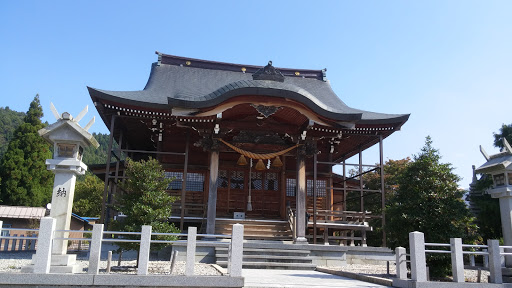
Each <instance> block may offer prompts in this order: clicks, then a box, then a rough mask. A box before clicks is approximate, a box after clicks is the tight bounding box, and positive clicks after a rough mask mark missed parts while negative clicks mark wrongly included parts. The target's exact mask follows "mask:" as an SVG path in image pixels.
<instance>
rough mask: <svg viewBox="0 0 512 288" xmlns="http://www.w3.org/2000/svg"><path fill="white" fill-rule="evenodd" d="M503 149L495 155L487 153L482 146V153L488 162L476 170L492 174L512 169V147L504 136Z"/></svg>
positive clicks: (480, 172)
mask: <svg viewBox="0 0 512 288" xmlns="http://www.w3.org/2000/svg"><path fill="white" fill-rule="evenodd" d="M503 146H504V148H503V150H502V151H501V152H500V153H498V154H494V155H491V156H489V155H487V153H485V151H484V150H483V149H482V148H481V147H480V150H481V152H482V154H483V155H484V157H485V159H486V160H487V162H485V163H484V164H483V165H482V166H480V167H478V169H476V170H475V172H476V173H479V174H492V173H493V172H499V171H505V170H509V171H512V148H511V147H510V144H509V143H508V142H507V140H506V139H505V138H503Z"/></svg>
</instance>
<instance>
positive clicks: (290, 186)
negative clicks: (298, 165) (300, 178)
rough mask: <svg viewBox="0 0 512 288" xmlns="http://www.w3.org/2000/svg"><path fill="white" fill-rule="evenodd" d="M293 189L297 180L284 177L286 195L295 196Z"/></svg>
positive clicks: (294, 189)
mask: <svg viewBox="0 0 512 288" xmlns="http://www.w3.org/2000/svg"><path fill="white" fill-rule="evenodd" d="M295 191H297V180H296V179H293V178H286V196H295Z"/></svg>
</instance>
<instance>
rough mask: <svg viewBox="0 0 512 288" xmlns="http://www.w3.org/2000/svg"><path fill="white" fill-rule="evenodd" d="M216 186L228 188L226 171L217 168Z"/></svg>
mask: <svg viewBox="0 0 512 288" xmlns="http://www.w3.org/2000/svg"><path fill="white" fill-rule="evenodd" d="M217 188H228V171H226V170H219V177H218V178H217Z"/></svg>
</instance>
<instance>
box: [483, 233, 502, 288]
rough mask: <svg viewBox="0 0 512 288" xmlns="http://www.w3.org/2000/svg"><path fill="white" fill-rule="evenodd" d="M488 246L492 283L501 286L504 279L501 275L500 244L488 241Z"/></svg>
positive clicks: (496, 241) (495, 241)
mask: <svg viewBox="0 0 512 288" xmlns="http://www.w3.org/2000/svg"><path fill="white" fill-rule="evenodd" d="M487 246H488V248H489V272H490V273H491V276H490V278H491V279H490V280H491V281H490V282H491V283H496V284H501V283H503V277H502V274H501V256H500V242H499V241H498V240H487Z"/></svg>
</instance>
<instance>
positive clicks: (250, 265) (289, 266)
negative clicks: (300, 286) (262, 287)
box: [217, 261, 316, 270]
mask: <svg viewBox="0 0 512 288" xmlns="http://www.w3.org/2000/svg"><path fill="white" fill-rule="evenodd" d="M217 265H219V266H221V267H224V268H225V267H227V265H228V262H227V261H217ZM242 268H247V269H285V270H315V269H316V265H315V264H310V263H281V262H243V263H242Z"/></svg>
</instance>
